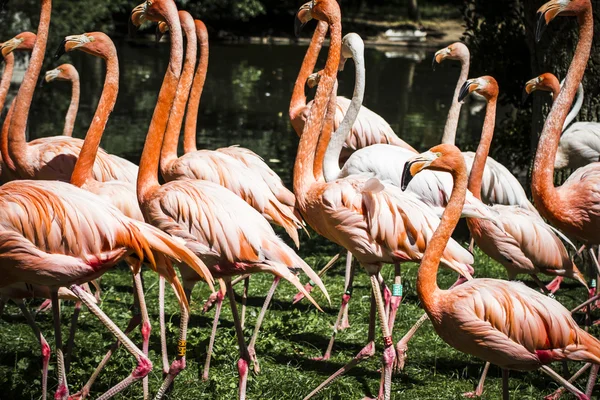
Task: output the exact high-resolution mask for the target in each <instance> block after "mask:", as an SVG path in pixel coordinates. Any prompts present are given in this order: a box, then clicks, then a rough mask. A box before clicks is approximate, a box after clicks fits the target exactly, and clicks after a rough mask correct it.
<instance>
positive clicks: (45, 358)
mask: <svg viewBox="0 0 600 400" xmlns="http://www.w3.org/2000/svg"><path fill="white" fill-rule="evenodd" d="M15 303H16V304H17V305H18V306H19V308H20V309H21V312H22V313H23V315H24V316H25V319H26V320H27V323H28V324H29V326H31V329H32V330H33V334H34V335H35V337H36V339H37V340H38V341H39V342H40V346H41V348H42V399H44V400H45V399H46V393H47V387H48V363H49V361H50V346H49V345H48V342H47V341H46V338H44V335H42V332H40V328H39V327H38V326H37V324H36V323H35V321H34V319H33V316H32V315H31V313H30V312H29V309H28V308H27V306H26V305H25V303H23V300H21V299H18V300H15Z"/></svg>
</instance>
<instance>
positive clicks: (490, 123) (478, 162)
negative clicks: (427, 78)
mask: <svg viewBox="0 0 600 400" xmlns="http://www.w3.org/2000/svg"><path fill="white" fill-rule="evenodd" d="M496 101H497V99H496V98H495V97H493V98H491V99H490V100H488V102H487V106H486V109H485V119H484V121H483V130H482V131H481V139H480V140H479V146H477V152H476V153H475V159H474V160H473V166H472V167H471V174H470V176H469V190H470V191H471V193H473V196H475V197H476V198H478V199H479V200H481V181H482V180H483V170H484V169H485V162H486V161H487V157H488V154H489V153H490V146H491V144H492V138H493V137H494V125H495V123H496Z"/></svg>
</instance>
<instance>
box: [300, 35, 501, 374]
mask: <svg viewBox="0 0 600 400" xmlns="http://www.w3.org/2000/svg"><path fill="white" fill-rule="evenodd" d="M342 55H343V60H342V62H341V63H340V68H341V67H342V66H343V63H344V61H345V60H346V59H348V58H352V59H353V60H354V62H355V71H356V84H355V91H354V95H353V98H352V104H351V105H350V107H348V110H347V113H346V115H345V116H344V120H343V121H342V122H341V123H340V124H339V126H338V129H337V131H336V132H335V134H334V135H333V136H332V137H331V141H329V140H328V139H327V135H325V134H322V135H321V139H320V141H319V146H322V145H323V144H324V143H327V142H329V145H328V146H327V150H326V153H325V156H324V158H323V161H322V163H321V162H319V161H316V163H315V164H319V163H321V164H322V165H323V175H324V178H325V180H326V181H327V182H331V181H334V180H336V179H339V178H345V177H348V176H351V175H352V176H357V175H364V174H368V175H369V176H375V177H377V178H378V179H380V180H386V181H388V182H391V183H392V184H394V185H395V186H397V187H400V183H401V182H400V178H401V174H402V168H399V170H396V169H393V168H389V166H388V168H387V169H386V168H385V166H384V165H382V164H381V163H371V167H373V168H372V169H368V170H364V171H357V172H356V173H355V174H350V173H348V171H347V170H346V169H345V166H344V168H343V169H340V167H339V164H338V160H339V158H340V153H341V151H342V145H343V143H344V142H345V140H346V138H347V135H348V134H349V132H350V126H351V125H352V124H353V121H354V119H355V118H356V114H357V110H358V109H359V108H360V106H361V102H362V99H363V97H364V87H365V67H364V44H363V41H362V39H361V38H360V36H358V35H357V34H355V33H349V34H347V35H346V36H344V38H343V39H342ZM316 77H318V75H317V76H316ZM316 77H315V78H316ZM310 79H311V78H309V80H310ZM317 80H318V79H315V81H317ZM311 84H314V81H313V82H309V86H310V85H311ZM375 146H378V147H380V148H382V149H384V150H385V149H391V150H392V152H396V150H398V148H397V147H393V146H388V145H375ZM362 151H363V150H359V151H357V152H356V153H354V154H353V155H352V156H351V157H350V159H352V158H354V157H355V156H358V155H359V154H361V152H362ZM406 153H407V154H406V159H408V157H410V156H411V155H412V153H410V152H406ZM317 158H319V157H317ZM387 161H389V160H387ZM397 162H399V164H400V166H401V167H402V166H403V163H402V160H398V161H397ZM390 171H391V173H390ZM421 178H423V179H420V180H419V182H414V181H413V182H411V186H410V189H413V190H411V191H412V192H414V193H415V194H416V195H417V196H418V197H419V199H420V200H422V201H423V202H425V203H426V204H427V205H429V206H431V207H435V208H436V210H437V211H438V212H439V209H443V207H444V206H445V204H446V201H447V199H448V196H449V193H450V191H451V188H452V180H451V179H452V178H451V177H450V176H449V175H448V174H442V173H434V172H429V174H422V176H421ZM480 210H481V211H480ZM481 212H483V213H485V214H486V215H483V214H481ZM464 215H465V216H476V217H486V218H493V216H492V215H491V213H489V212H487V208H486V207H485V205H483V204H481V202H480V201H479V200H477V199H475V198H474V197H473V196H472V195H471V196H470V200H469V204H468V205H466V206H465V211H464ZM349 257H352V256H351V255H350V256H349ZM395 270H396V277H395V283H394V286H392V288H393V289H394V290H393V292H392V303H391V307H390V321H391V322H390V326H393V321H394V320H395V315H396V311H397V309H398V306H399V305H400V301H401V299H402V286H401V277H400V266H399V265H396V266H395ZM352 280H353V278H352V276H350V277H347V282H352ZM347 292H348V288H346V290H345V293H344V298H343V301H342V309H341V310H340V314H339V316H338V320H337V321H336V324H335V325H334V330H333V335H332V338H331V340H330V343H329V346H328V348H327V350H326V352H325V355H324V356H323V359H328V358H329V357H330V355H331V349H332V346H333V341H334V338H335V333H336V331H337V330H338V329H339V326H340V325H341V323H342V322H341V321H342V319H341V318H342V316H343V314H344V311H346V310H347V304H348V300H349V295H348V293H347ZM423 321H424V320H423ZM421 323H422V322H421V321H419V323H417V325H419V326H420V324H421ZM415 331H416V330H411V331H410V332H413V333H414V332H415ZM409 340H410V338H409V337H405V338H403V340H402V342H403V345H402V348H403V349H404V350H403V353H402V355H404V352H405V350H406V345H407V343H408V341H409ZM399 363H400V364H401V365H403V361H400V362H399Z"/></svg>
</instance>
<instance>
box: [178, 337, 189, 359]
mask: <svg viewBox="0 0 600 400" xmlns="http://www.w3.org/2000/svg"><path fill="white" fill-rule="evenodd" d="M186 346H187V342H186V341H185V340H180V341H178V342H177V355H178V356H179V357H185V352H186Z"/></svg>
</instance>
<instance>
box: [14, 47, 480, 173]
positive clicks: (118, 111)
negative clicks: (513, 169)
mask: <svg viewBox="0 0 600 400" xmlns="http://www.w3.org/2000/svg"><path fill="white" fill-rule="evenodd" d="M116 46H117V50H118V54H119V58H120V71H121V79H120V91H119V98H118V102H117V105H116V106H115V109H114V112H113V113H112V115H111V117H110V120H109V122H108V125H107V129H106V132H105V134H104V137H103V140H102V146H103V148H104V149H106V150H107V151H109V152H111V153H114V154H117V155H121V156H124V157H126V158H128V159H130V160H132V161H134V162H137V161H138V160H139V156H140V153H141V150H142V147H143V142H144V139H145V135H146V131H147V128H148V125H149V122H150V119H151V116H152V112H153V109H154V105H155V103H156V97H157V95H158V90H159V87H160V84H161V82H162V78H163V75H164V72H165V69H166V66H167V62H168V50H169V48H168V44H167V43H163V44H160V45H158V46H155V45H153V44H151V43H148V44H146V45H144V44H140V43H135V44H134V43H130V42H128V41H125V40H120V41H117V42H116ZM305 50H306V47H303V46H296V45H279V46H275V45H247V44H244V45H224V44H213V45H212V46H211V48H210V61H209V70H208V76H207V81H206V86H205V89H204V94H203V96H202V102H201V105H200V113H199V123H198V142H199V146H200V147H201V148H208V149H214V148H218V147H221V146H227V145H231V144H239V145H241V146H245V147H248V148H249V149H251V150H253V151H255V152H257V153H258V154H260V155H261V156H262V157H263V158H264V159H265V160H267V161H268V162H269V164H270V165H271V166H272V167H273V168H274V169H275V170H276V171H277V172H279V173H280V174H281V176H282V178H283V179H284V180H285V181H286V182H287V183H289V182H290V179H291V173H292V167H293V162H294V157H295V151H296V148H297V144H298V139H297V136H296V134H295V133H294V131H293V130H292V129H291V126H290V125H289V120H288V112H287V111H288V106H289V101H290V97H291V93H292V88H293V84H294V80H295V78H296V75H297V73H298V70H299V68H300V64H301V62H302V58H303V57H304V52H305ZM393 50H394V49H393ZM394 51H397V52H399V53H398V54H390V53H386V52H384V51H379V50H377V49H370V48H368V49H367V50H366V66H367V88H366V96H365V102H364V104H365V105H366V106H368V107H369V108H371V109H372V110H374V111H375V112H377V113H379V114H380V115H381V116H382V117H384V118H385V119H386V120H387V121H388V122H389V123H390V125H391V126H392V128H393V129H394V131H395V132H396V133H397V134H398V135H399V136H400V137H402V138H404V139H405V140H406V141H407V142H408V143H410V144H412V145H413V146H414V147H415V148H416V149H423V150H424V149H427V148H429V147H431V146H433V145H435V144H437V143H439V140H440V138H441V135H442V131H443V127H444V123H445V120H446V114H447V110H448V106H449V103H450V100H451V97H452V93H453V90H454V86H455V84H456V79H457V77H458V73H459V65H458V63H454V62H446V63H445V64H443V65H442V66H441V67H438V68H437V71H435V72H434V71H433V70H432V68H431V57H432V55H433V52H426V51H409V50H404V49H396V50H394ZM323 53H324V52H323ZM391 56H395V57H394V58H391ZM324 61H325V55H322V57H321V59H320V60H319V63H318V64H317V65H318V66H321V67H322V66H323V65H324ZM63 62H71V63H73V64H74V65H75V66H76V67H77V69H78V70H79V73H80V76H81V106H80V112H79V115H78V118H77V123H76V127H75V131H74V135H75V136H77V137H83V135H84V134H85V132H86V130H87V126H88V125H89V121H90V120H91V118H92V115H93V112H94V110H95V107H96V104H97V101H98V98H99V96H100V93H101V90H102V84H103V80H104V65H103V61H101V60H99V59H96V58H93V57H91V56H89V55H87V54H83V53H79V52H74V53H70V54H69V55H67V56H64V57H63V59H61V60H60V61H59V62H58V63H53V64H50V63H47V66H48V67H49V68H53V67H55V66H57V65H58V64H60V63H63ZM350 64H351V62H348V63H347V65H348V67H347V68H346V69H345V71H344V72H342V73H341V74H340V76H339V79H340V85H339V94H341V95H345V96H348V97H350V96H351V95H352V90H353V86H354V68H353V66H352V65H350ZM14 89H15V90H16V85H15V86H14ZM313 95H314V92H313V91H311V92H309V98H311V97H312V96H313ZM69 96H70V88H69V86H68V85H67V84H66V83H62V82H59V83H52V84H49V85H46V86H44V87H43V88H41V89H37V90H36V96H35V98H34V105H33V106H32V113H31V115H30V137H31V138H36V137H41V136H49V135H54V134H58V133H61V132H62V127H63V118H64V115H65V112H66V109H67V106H68V103H69ZM470 114H471V113H470V110H469V107H463V115H462V118H461V123H460V125H459V133H458V139H457V141H458V144H459V145H461V146H462V147H463V148H464V149H467V148H471V149H472V148H473V146H474V145H475V144H476V142H477V140H478V135H479V134H480V131H481V120H482V119H481V113H479V114H478V115H476V116H475V117H474V116H472V115H470Z"/></svg>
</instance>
